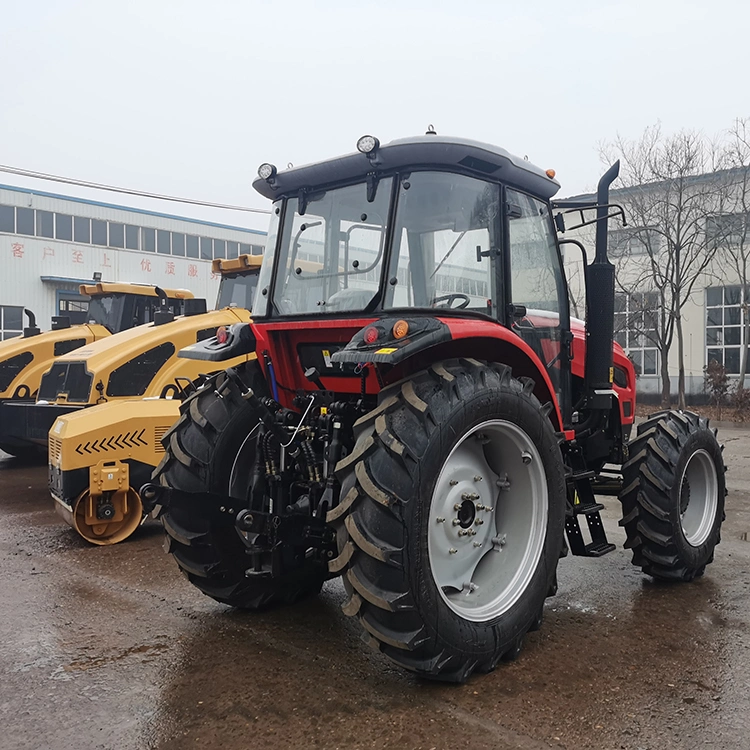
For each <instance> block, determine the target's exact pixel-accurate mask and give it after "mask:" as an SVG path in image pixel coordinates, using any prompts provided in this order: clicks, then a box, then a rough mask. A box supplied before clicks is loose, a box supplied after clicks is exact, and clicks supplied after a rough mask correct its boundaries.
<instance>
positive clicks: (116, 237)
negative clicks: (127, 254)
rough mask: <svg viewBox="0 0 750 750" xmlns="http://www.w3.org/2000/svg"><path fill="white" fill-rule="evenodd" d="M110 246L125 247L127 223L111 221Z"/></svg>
mask: <svg viewBox="0 0 750 750" xmlns="http://www.w3.org/2000/svg"><path fill="white" fill-rule="evenodd" d="M109 246H110V247H125V225H124V224H118V223H117V222H114V221H110V222H109Z"/></svg>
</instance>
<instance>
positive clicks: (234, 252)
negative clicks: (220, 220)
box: [227, 240, 239, 259]
mask: <svg viewBox="0 0 750 750" xmlns="http://www.w3.org/2000/svg"><path fill="white" fill-rule="evenodd" d="M238 255H239V247H238V244H237V243H236V242H232V241H231V240H227V258H230V259H232V258H236V257H237V256H238Z"/></svg>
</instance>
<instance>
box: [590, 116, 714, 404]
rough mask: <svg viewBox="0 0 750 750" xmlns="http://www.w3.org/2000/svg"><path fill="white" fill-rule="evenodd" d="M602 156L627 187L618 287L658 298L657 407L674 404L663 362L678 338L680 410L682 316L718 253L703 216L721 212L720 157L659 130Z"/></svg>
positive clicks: (701, 143) (689, 134) (693, 137)
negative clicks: (617, 166)
mask: <svg viewBox="0 0 750 750" xmlns="http://www.w3.org/2000/svg"><path fill="white" fill-rule="evenodd" d="M601 153H602V156H603V158H604V160H605V161H606V162H607V163H610V162H611V161H612V160H613V159H614V158H619V159H620V160H621V164H622V166H621V170H620V182H621V184H624V187H623V188H621V189H619V190H617V191H615V193H614V194H613V200H616V201H618V202H620V203H622V204H623V206H624V208H625V212H626V214H627V216H628V220H629V223H630V224H631V227H630V229H629V237H630V238H631V242H630V247H629V248H628V249H627V251H626V252H624V253H623V254H622V256H621V258H620V262H619V264H618V266H619V267H618V286H619V287H620V289H622V291H623V292H625V293H626V294H627V295H629V296H631V297H632V296H633V295H636V294H639V293H642V292H643V291H651V292H655V293H656V294H657V295H658V299H659V303H660V307H661V310H660V311H659V313H660V314H659V316H658V321H657V325H656V328H655V329H653V330H652V332H651V333H650V337H651V338H652V340H653V341H654V343H655V345H656V347H657V348H658V350H659V353H660V360H661V363H660V375H661V381H662V389H661V402H662V406H664V407H668V406H669V404H670V400H671V398H670V396H671V393H670V380H669V369H668V356H669V352H670V350H671V347H672V344H673V342H674V341H675V340H676V342H677V349H678V358H679V370H678V405H679V407H680V408H684V406H685V365H684V336H683V329H682V312H683V309H684V307H685V304H686V303H687V301H688V300H689V299H690V296H691V295H692V293H693V289H694V287H695V285H696V283H697V282H698V280H699V279H700V278H701V277H702V276H703V275H704V274H705V272H706V270H707V269H708V268H709V267H710V265H711V261H712V259H713V257H714V255H715V253H716V249H717V246H716V243H715V242H713V241H711V240H709V239H708V237H707V234H706V231H705V224H706V216H707V215H708V214H711V213H715V212H717V211H718V212H721V211H722V210H723V206H724V193H725V183H726V180H723V179H722V177H721V175H720V174H719V171H718V167H719V164H718V151H717V148H716V146H715V144H713V143H712V142H710V141H708V140H707V139H706V138H705V137H704V136H702V135H701V134H700V133H697V132H694V131H682V132H680V133H677V134H676V135H672V136H665V135H663V134H662V132H661V129H660V127H659V126H658V125H657V126H654V127H650V128H647V129H646V130H645V132H644V133H643V135H642V136H641V137H640V138H639V139H638V140H635V141H631V140H627V139H625V138H622V137H620V136H618V137H617V138H616V139H615V140H614V141H613V142H612V143H609V144H605V145H604V146H603V147H602V149H601ZM634 246H637V247H634Z"/></svg>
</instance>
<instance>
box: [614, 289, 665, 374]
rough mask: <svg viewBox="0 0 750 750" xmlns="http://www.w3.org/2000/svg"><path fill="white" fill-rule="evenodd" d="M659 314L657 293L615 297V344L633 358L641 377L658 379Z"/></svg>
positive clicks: (618, 295)
mask: <svg viewBox="0 0 750 750" xmlns="http://www.w3.org/2000/svg"><path fill="white" fill-rule="evenodd" d="M658 310H659V295H658V294H657V293H656V292H636V293H634V294H616V295H615V341H617V343H618V344H620V346H621V347H622V348H623V349H624V350H625V353H626V354H627V355H628V356H629V357H630V359H631V361H632V362H633V365H634V366H635V371H636V373H637V374H638V375H656V373H657V372H658V369H659V350H658V348H657V346H656V342H657V325H658V322H659V319H658Z"/></svg>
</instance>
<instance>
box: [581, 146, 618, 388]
mask: <svg viewBox="0 0 750 750" xmlns="http://www.w3.org/2000/svg"><path fill="white" fill-rule="evenodd" d="M619 173H620V162H619V160H618V161H616V162H615V163H614V164H613V165H612V166H611V167H610V168H609V169H608V170H607V171H606V172H605V173H604V174H603V175H602V177H601V179H600V180H599V185H598V187H597V191H596V203H597V208H596V244H595V250H596V254H595V256H594V260H593V262H592V263H591V264H590V265H589V267H588V268H587V269H586V390H587V392H588V394H589V398H590V399H591V397H592V396H593V395H594V391H597V390H608V389H610V388H611V387H612V380H611V374H610V373H611V370H612V342H613V340H614V330H615V267H614V265H613V264H612V263H610V261H609V258H608V257H607V229H608V224H609V222H608V218H607V216H608V208H607V206H608V204H609V186H610V185H611V184H612V183H613V182H614V181H615V180H616V179H617V176H618V175H619ZM593 400H594V401H595V400H596V399H593Z"/></svg>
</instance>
